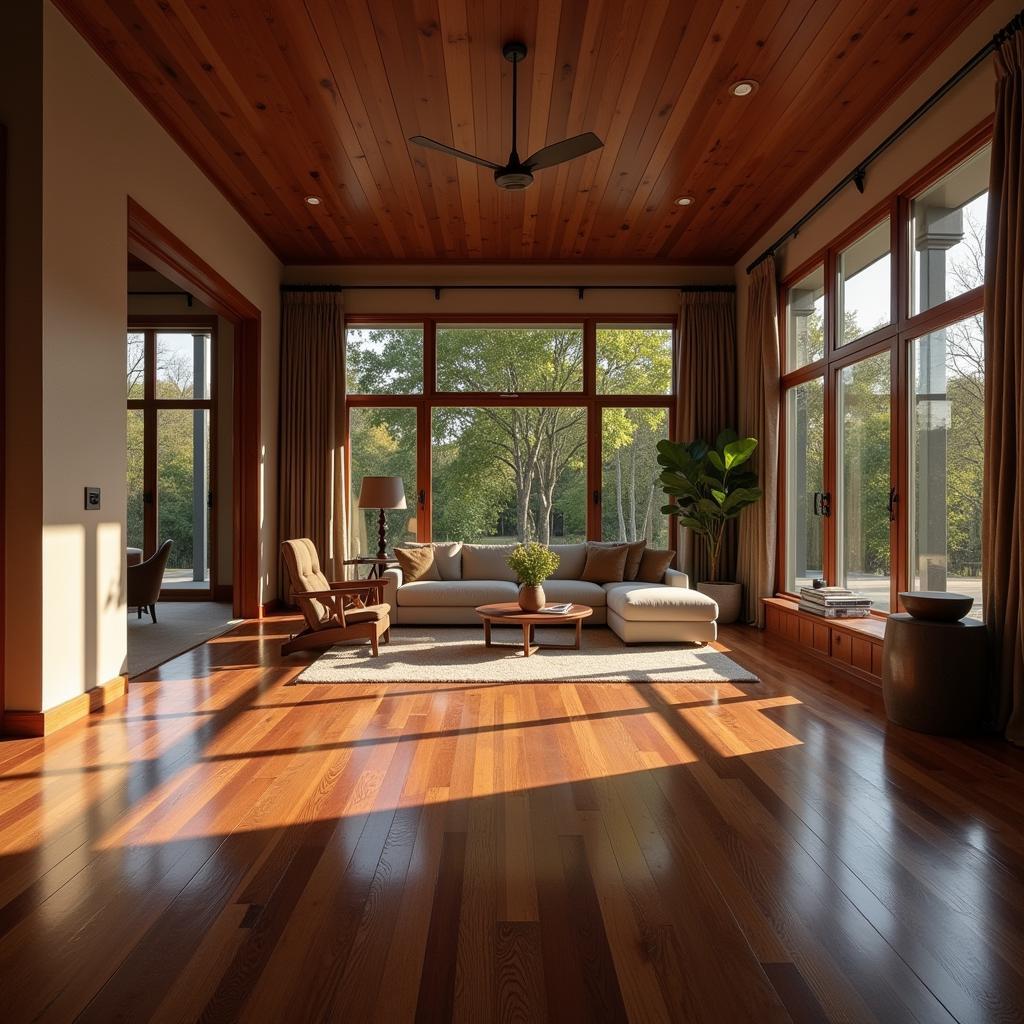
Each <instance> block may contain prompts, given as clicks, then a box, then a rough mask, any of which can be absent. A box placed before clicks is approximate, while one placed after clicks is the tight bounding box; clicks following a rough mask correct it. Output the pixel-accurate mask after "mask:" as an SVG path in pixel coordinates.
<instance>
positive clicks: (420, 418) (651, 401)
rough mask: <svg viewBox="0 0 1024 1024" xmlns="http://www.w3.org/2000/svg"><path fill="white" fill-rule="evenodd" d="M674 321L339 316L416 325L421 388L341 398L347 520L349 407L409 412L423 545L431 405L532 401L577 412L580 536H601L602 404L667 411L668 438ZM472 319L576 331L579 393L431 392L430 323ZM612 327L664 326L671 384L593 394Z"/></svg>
mask: <svg viewBox="0 0 1024 1024" xmlns="http://www.w3.org/2000/svg"><path fill="white" fill-rule="evenodd" d="M678 321H679V318H678V316H676V315H674V314H673V315H664V316H651V315H644V316H626V315H602V316H592V315H588V316H582V317H580V316H577V317H574V316H567V315H565V314H551V315H548V314H528V315H520V314H491V315H481V314H479V313H459V314H445V315H443V316H438V315H436V314H418V315H408V314H398V315H391V316H388V315H384V314H377V315H372V316H367V315H353V316H349V317H346V320H345V327H346V330H347V329H348V328H350V327H356V328H358V327H372V326H374V325H378V326H394V325H400V326H415V325H422V327H423V389H422V391H421V392H418V393H415V394H402V395H362V394H347V395H346V396H345V410H344V423H345V479H346V480H347V481H349V482H350V483H349V486H348V487H347V488H346V492H345V502H346V510H347V522H350V523H351V522H352V516H353V514H354V512H355V510H354V509H353V508H352V487H351V480H352V473H351V469H352V451H351V446H350V445H349V444H348V438H349V436H350V429H349V428H350V419H351V412H352V410H353V409H367V408H369V409H373V408H378V409H383V408H388V409H402V408H405V409H408V408H412V409H415V410H416V414H417V415H416V477H417V479H416V488H415V489H416V493H417V495H418V502H417V507H416V539H417V541H419V542H423V543H428V542H429V541H430V540H431V539H432V535H433V534H432V531H433V516H432V512H433V486H432V484H433V481H432V478H431V473H432V466H431V444H430V439H431V436H432V431H431V427H432V418H433V411H434V409H437V408H451V407H458V406H469V407H490V408H535V407H537V406H565V407H572V408H579V409H583V410H585V415H586V420H587V466H586V472H587V494H588V495H590V496H591V498H592V499H593V498H595V497H596V499H597V500H590V501H588V502H587V515H586V524H587V525H586V536H587V539H588V540H600V539H601V520H602V510H603V506H602V502H601V490H602V488H601V468H602V460H601V417H602V415H603V413H604V410H605V409H623V408H624V409H636V408H664V409H665V410H667V413H668V430H669V437H670V438H674V437H675V436H676V434H675V431H676V389H677V381H676V365H677V359H676V346H677V345H678V337H679V323H678ZM448 324H451V325H456V326H457V325H459V324H480V325H484V326H495V327H500V326H503V325H504V326H509V325H520V324H521V325H530V324H555V325H558V326H572V327H582V329H583V385H582V389H581V390H580V391H554V392H552V391H533V392H524V393H521V394H516V395H511V394H507V393H502V392H492V391H481V392H476V391H472V392H467V391H439V390H438V389H437V328H438V325H442V326H444V325H448ZM616 324H636V325H640V326H643V325H651V326H656V325H662V326H665V327H669V328H670V329H671V331H672V356H671V359H672V384H671V390H670V391H669V392H667V393H666V394H663V395H649V394H648V395H628V394H599V393H598V391H597V330H598V327H604V326H615V325H616Z"/></svg>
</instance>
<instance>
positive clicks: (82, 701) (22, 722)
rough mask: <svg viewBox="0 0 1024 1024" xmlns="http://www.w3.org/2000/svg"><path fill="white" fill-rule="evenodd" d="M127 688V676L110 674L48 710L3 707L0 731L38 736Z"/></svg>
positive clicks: (105, 703)
mask: <svg viewBox="0 0 1024 1024" xmlns="http://www.w3.org/2000/svg"><path fill="white" fill-rule="evenodd" d="M127 692H128V677H127V676H114V678H113V679H108V680H107V681H106V682H105V683H100V684H99V685H98V686H94V687H93V688H92V689H91V690H87V691H86V692H85V693H80V694H79V695H78V696H77V697H72V698H71V700H66V701H64V703H63V704H58V705H57V706H56V707H55V708H50V709H49V711H5V712H4V719H3V723H4V724H3V731H4V735H5V736H20V737H39V736H49V735H50V734H51V733H54V732H56V731H57V730H58V729H63V728H64V726H66V725H70V724H71V723H72V722H77V721H78V720H79V719H80V718H85V717H86V716H87V715H91V714H92V713H93V712H94V711H101V710H103V708H105V707H107V706H108V705H110V704H112V703H113V702H114V701H115V700H118V699H120V698H121V697H123V696H124V695H125V694H126V693H127Z"/></svg>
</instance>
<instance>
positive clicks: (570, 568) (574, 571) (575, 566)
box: [551, 544, 587, 603]
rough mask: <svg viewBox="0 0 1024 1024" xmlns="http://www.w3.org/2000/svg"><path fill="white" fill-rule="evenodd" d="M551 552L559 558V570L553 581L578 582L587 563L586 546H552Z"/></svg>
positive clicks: (556, 571) (555, 573)
mask: <svg viewBox="0 0 1024 1024" xmlns="http://www.w3.org/2000/svg"><path fill="white" fill-rule="evenodd" d="M551 550H552V551H553V552H554V553H555V554H556V555H558V558H559V562H558V568H557V569H556V570H555V572H554V575H553V576H552V577H551V579H553V580H578V579H579V578H580V577H581V576H582V575H583V566H584V565H585V564H586V561H587V545H586V544H552V545H551ZM581 603H582V602H581Z"/></svg>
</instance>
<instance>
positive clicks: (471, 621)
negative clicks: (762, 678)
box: [383, 543, 718, 643]
mask: <svg viewBox="0 0 1024 1024" xmlns="http://www.w3.org/2000/svg"><path fill="white" fill-rule="evenodd" d="M432 547H433V549H434V563H435V565H436V566H437V569H438V574H439V575H440V577H441V578H440V580H418V581H417V582H415V583H406V582H405V581H404V579H403V576H402V571H401V569H397V568H395V569H387V570H386V571H385V573H384V580H385V590H384V598H383V600H384V601H386V602H387V603H388V604H389V605H390V606H391V622H392V625H399V626H401V625H477V624H478V623H479V621H480V620H479V618H478V616H477V615H476V613H475V612H474V609H475V608H476V607H477V606H478V605H482V604H493V603H496V602H499V601H515V600H516V595H517V593H518V589H519V588H518V585H517V583H516V576H515V573H513V572H512V570H511V569H510V568H509V567H508V565H507V563H506V561H505V560H506V559H507V558H508V556H509V554H510V553H511V551H512V550H513V548H514V545H511V544H462V543H453V544H434V545H432ZM551 550H552V551H554V552H555V553H556V554H558V555H559V557H560V562H559V566H558V570H557V571H556V572H555V574H554V576H553V577H552V578H551V579H549V580H548V581H547V582H546V583H545V584H544V593H545V595H546V596H547V599H548V601H551V602H561V601H573V602H575V603H576V604H584V605H588V606H589V607H591V608H593V609H594V614H593V617H592V618H590V619H588V620H587V623H588V625H601V624H607V625H608V626H609V627H610V628H611V629H612V630H613V631H614V632H615V633H616V634H617V635H618V636H619V637H620V638H621V639H622V640H623V641H625V642H626V643H666V642H690V643H708V642H710V641H711V640H715V639H716V638H717V636H718V629H717V625H716V622H715V620H716V619H717V617H718V605H717V604H715V602H714V601H713V600H712V599H711V598H709V597H707V596H705V595H704V594H702V593H700V592H699V591H697V590H691V589H690V586H689V578H688V577H687V575H686V573H683V572H678V571H677V570H675V569H669V570H668V571H667V572H666V573H665V576H664V578H663V580H662V582H660V583H643V582H637V581H628V580H627V581H623V582H621V583H604V584H597V583H590V582H587V581H585V580H582V579H580V576H581V575H582V574H583V567H584V564H585V562H586V557H587V545H586V544H553V545H551Z"/></svg>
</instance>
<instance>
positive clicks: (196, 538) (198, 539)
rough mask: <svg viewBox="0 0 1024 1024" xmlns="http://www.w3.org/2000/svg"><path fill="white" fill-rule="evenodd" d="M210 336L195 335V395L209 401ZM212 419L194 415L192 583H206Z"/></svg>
mask: <svg viewBox="0 0 1024 1024" xmlns="http://www.w3.org/2000/svg"><path fill="white" fill-rule="evenodd" d="M207 339H208V335H206V334H193V335H192V353H193V355H192V366H193V376H192V381H193V384H192V394H193V396H194V397H195V398H207V397H209V396H208V395H207V393H206V345H207ZM207 423H208V418H207V414H206V410H205V409H195V410H193V412H192V581H193V582H194V583H205V582H206V546H207V536H206V503H207V500H208V494H207V484H206V456H207V452H208V451H209V447H210V446H209V437H208V436H207Z"/></svg>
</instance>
